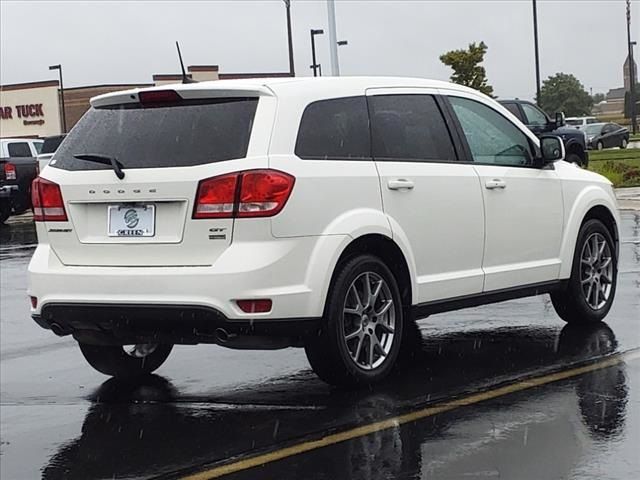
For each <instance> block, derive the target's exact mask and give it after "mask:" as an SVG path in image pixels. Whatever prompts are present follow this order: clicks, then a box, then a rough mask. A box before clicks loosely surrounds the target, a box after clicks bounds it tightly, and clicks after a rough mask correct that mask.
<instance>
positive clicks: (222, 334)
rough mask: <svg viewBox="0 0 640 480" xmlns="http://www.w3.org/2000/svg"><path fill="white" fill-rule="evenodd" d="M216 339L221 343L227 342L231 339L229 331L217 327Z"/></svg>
mask: <svg viewBox="0 0 640 480" xmlns="http://www.w3.org/2000/svg"><path fill="white" fill-rule="evenodd" d="M215 333H216V340H218V341H219V342H220V343H226V342H227V341H229V332H227V331H226V330H225V329H224V328H216V332H215Z"/></svg>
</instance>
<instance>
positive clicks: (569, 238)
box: [560, 187, 620, 279]
mask: <svg viewBox="0 0 640 480" xmlns="http://www.w3.org/2000/svg"><path fill="white" fill-rule="evenodd" d="M594 218H595V219H598V220H600V221H601V222H602V223H604V225H605V226H606V227H607V229H608V230H609V232H610V233H611V236H612V237H613V240H614V242H615V248H616V257H617V256H618V255H619V251H620V247H619V243H620V242H619V239H620V234H619V230H618V229H619V225H620V218H619V216H618V213H617V206H616V204H615V202H614V201H613V200H612V199H611V197H610V196H609V195H607V194H606V193H605V192H604V191H603V190H602V189H601V188H598V187H592V188H589V189H586V190H585V191H583V192H582V193H581V195H580V196H579V197H578V198H577V199H576V201H575V202H574V205H573V208H572V210H571V212H570V213H569V217H568V221H567V222H566V223H565V225H566V228H565V233H564V238H563V242H562V247H561V253H560V259H561V261H562V265H561V268H560V279H566V278H569V277H570V276H571V269H572V266H573V255H574V252H575V248H576V242H577V240H578V233H579V232H580V228H581V227H582V225H584V223H585V222H586V221H588V220H590V219H594Z"/></svg>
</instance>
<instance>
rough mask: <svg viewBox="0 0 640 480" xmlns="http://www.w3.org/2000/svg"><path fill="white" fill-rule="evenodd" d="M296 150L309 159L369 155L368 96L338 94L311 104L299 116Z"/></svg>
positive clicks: (346, 158) (339, 158) (300, 155)
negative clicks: (342, 95)
mask: <svg viewBox="0 0 640 480" xmlns="http://www.w3.org/2000/svg"><path fill="white" fill-rule="evenodd" d="M295 153H296V155H297V156H298V157H300V158H303V159H309V160H332V159H333V160H362V159H370V158H371V146H370V138H369V114H368V112H367V101H366V98H365V97H364V96H361V97H346V98H335V99H331V100H320V101H317V102H314V103H311V104H309V105H308V106H307V108H305V110H304V113H303V114H302V119H301V120H300V127H299V129H298V138H297V140H296V148H295Z"/></svg>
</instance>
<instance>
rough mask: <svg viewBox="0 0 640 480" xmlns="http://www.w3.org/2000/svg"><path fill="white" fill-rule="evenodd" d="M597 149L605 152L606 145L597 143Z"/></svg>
mask: <svg viewBox="0 0 640 480" xmlns="http://www.w3.org/2000/svg"><path fill="white" fill-rule="evenodd" d="M596 148H597V149H598V150H604V143H602V142H598V143H596Z"/></svg>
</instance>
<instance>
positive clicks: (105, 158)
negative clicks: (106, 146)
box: [74, 153, 124, 180]
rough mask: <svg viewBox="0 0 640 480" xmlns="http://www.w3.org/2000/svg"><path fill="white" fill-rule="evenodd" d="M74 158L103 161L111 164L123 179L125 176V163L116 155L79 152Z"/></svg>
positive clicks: (105, 163) (117, 174)
mask: <svg viewBox="0 0 640 480" xmlns="http://www.w3.org/2000/svg"><path fill="white" fill-rule="evenodd" d="M74 158H77V159H78V160H86V161H87V162H95V163H101V164H103V165H111V166H112V167H113V171H114V172H116V176H117V177H118V178H119V179H120V180H122V179H123V178H124V172H123V171H122V169H123V165H122V164H121V163H120V162H119V161H118V160H116V159H115V158H114V157H109V156H108V155H100V154H99V153H79V154H77V155H74Z"/></svg>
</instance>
